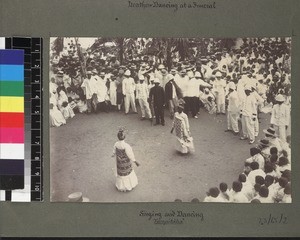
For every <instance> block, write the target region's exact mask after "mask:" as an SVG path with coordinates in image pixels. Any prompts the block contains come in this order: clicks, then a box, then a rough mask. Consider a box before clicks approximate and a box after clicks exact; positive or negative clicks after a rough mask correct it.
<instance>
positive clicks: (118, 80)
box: [116, 66, 125, 111]
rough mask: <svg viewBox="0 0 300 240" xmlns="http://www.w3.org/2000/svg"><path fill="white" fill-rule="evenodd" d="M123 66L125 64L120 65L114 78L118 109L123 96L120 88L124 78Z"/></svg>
mask: <svg viewBox="0 0 300 240" xmlns="http://www.w3.org/2000/svg"><path fill="white" fill-rule="evenodd" d="M123 67H125V66H120V70H119V73H118V76H117V78H116V85H117V107H118V111H120V110H121V106H122V104H123V102H124V96H123V92H122V91H123V89H122V82H123V80H124V70H123Z"/></svg>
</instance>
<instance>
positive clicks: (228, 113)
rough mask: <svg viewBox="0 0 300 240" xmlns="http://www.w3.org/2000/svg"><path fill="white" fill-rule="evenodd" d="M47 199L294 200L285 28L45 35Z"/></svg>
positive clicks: (260, 201)
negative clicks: (214, 34)
mask: <svg viewBox="0 0 300 240" xmlns="http://www.w3.org/2000/svg"><path fill="white" fill-rule="evenodd" d="M49 54H50V55H49V57H50V62H49V127H50V141H49V142H50V191H51V192H50V198H51V199H50V200H51V202H100V203H101V202H112V203H114V202H191V203H198V202H199V203H200V202H216V203H226V202H228V203H291V202H292V193H291V38H289V37H261V38H258V37H247V38H142V37H141V38H108V37H95V38H86V37H52V38H50V53H49Z"/></svg>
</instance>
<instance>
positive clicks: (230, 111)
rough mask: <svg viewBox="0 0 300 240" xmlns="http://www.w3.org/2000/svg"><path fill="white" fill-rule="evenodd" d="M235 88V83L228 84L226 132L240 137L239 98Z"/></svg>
mask: <svg viewBox="0 0 300 240" xmlns="http://www.w3.org/2000/svg"><path fill="white" fill-rule="evenodd" d="M235 88H236V87H235V84H234V83H233V82H230V83H229V84H228V89H229V94H228V108H227V130H225V132H228V131H233V133H234V135H238V134H239V125H238V116H239V98H238V94H237V91H236V90H235Z"/></svg>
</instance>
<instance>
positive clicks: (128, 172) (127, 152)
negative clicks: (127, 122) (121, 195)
mask: <svg viewBox="0 0 300 240" xmlns="http://www.w3.org/2000/svg"><path fill="white" fill-rule="evenodd" d="M117 136H118V139H119V141H117V142H116V143H115V145H114V149H113V155H112V156H113V157H114V156H116V164H117V175H116V187H117V189H118V190H119V191H122V192H126V191H131V190H132V189H133V188H135V187H136V186H137V185H138V179H137V176H136V174H135V171H134V169H133V167H132V163H133V162H134V163H135V164H136V166H140V164H139V162H137V161H136V160H135V157H134V154H133V151H132V148H131V146H130V145H129V144H128V143H126V142H125V141H124V139H125V133H124V129H120V130H119V132H118V134H117Z"/></svg>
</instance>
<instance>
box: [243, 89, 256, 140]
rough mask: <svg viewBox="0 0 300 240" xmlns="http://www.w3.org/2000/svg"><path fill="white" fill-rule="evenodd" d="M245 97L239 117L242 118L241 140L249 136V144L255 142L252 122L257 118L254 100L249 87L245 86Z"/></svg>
mask: <svg viewBox="0 0 300 240" xmlns="http://www.w3.org/2000/svg"><path fill="white" fill-rule="evenodd" d="M245 94H246V97H245V99H244V101H243V103H242V106H241V114H240V118H241V119H242V132H243V133H242V137H241V140H244V139H248V138H249V144H252V143H254V142H255V133H254V124H255V121H256V118H257V115H256V112H257V110H256V100H255V98H254V97H253V95H251V87H250V86H246V87H245Z"/></svg>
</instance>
